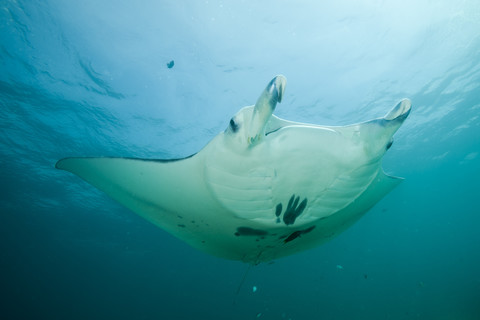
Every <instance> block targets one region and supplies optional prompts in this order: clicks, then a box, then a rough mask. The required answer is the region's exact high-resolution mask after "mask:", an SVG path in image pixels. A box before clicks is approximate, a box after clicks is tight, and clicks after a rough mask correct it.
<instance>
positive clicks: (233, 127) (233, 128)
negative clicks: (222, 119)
mask: <svg viewBox="0 0 480 320" xmlns="http://www.w3.org/2000/svg"><path fill="white" fill-rule="evenodd" d="M230 128H231V129H232V131H233V132H237V131H238V124H237V123H236V122H235V120H233V118H232V119H230Z"/></svg>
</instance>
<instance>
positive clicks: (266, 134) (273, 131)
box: [265, 127, 283, 136]
mask: <svg viewBox="0 0 480 320" xmlns="http://www.w3.org/2000/svg"><path fill="white" fill-rule="evenodd" d="M282 128H283V127H280V128H277V129H275V130H272V131H269V132H267V133H265V136H268V135H269V134H271V133H275V132H277V131H278V130H280V129H282Z"/></svg>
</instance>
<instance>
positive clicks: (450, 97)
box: [0, 0, 480, 320]
mask: <svg viewBox="0 0 480 320" xmlns="http://www.w3.org/2000/svg"><path fill="white" fill-rule="evenodd" d="M0 9H1V10H0V46H1V47H0V107H1V109H0V128H1V130H0V156H1V157H0V188H1V190H0V191H1V192H0V292H1V299H0V317H1V318H2V319H292V320H297V319H468V320H470V319H472V320H473V319H480V273H479V270H480V250H479V249H480V231H479V230H480V205H479V198H480V191H479V181H480V3H479V2H478V1H407V0H406V1H335V2H333V1H332V2H331V3H328V2H327V1H309V2H308V1H302V2H300V1H211V0H209V1H183V2H182V1H176V0H175V1H174V0H172V1H140V2H138V1H107V0H106V1H98V0H85V1H63V0H57V1H55V0H48V1H26V0H25V1H21V0H17V1H14V0H2V1H0ZM171 60H174V62H175V65H174V66H173V67H172V68H168V67H167V63H168V62H169V61H171ZM280 73H281V74H284V75H285V76H286V77H287V79H288V84H287V89H286V95H285V97H284V100H283V102H282V104H280V105H278V106H277V110H276V114H277V115H278V116H280V117H283V118H286V119H289V120H294V121H303V122H311V123H318V124H328V125H343V124H349V123H353V122H359V121H364V120H368V119H371V118H375V117H380V116H383V115H384V114H385V113H386V112H387V111H388V110H389V109H390V108H391V107H393V105H394V104H395V103H396V102H398V101H399V100H400V99H401V98H403V97H408V98H410V99H411V100H412V103H413V110H412V112H411V114H410V116H409V118H408V119H407V121H406V122H405V124H404V125H403V126H402V128H401V129H400V130H399V131H398V132H397V134H396V136H395V143H394V144H393V146H392V148H391V149H390V150H389V151H388V153H387V154H386V156H385V159H384V168H385V171H386V172H388V173H390V174H394V175H397V176H402V177H405V178H406V179H405V181H404V182H403V183H402V184H401V185H400V186H399V187H398V188H396V189H395V190H394V191H393V192H391V193H390V194H389V195H387V196H386V197H385V198H384V199H383V200H382V201H380V202H379V203H378V204H377V205H376V206H375V207H374V208H373V209H371V210H370V211H369V212H368V213H367V214H366V215H365V217H364V218H362V219H361V220H360V221H359V222H358V223H356V224H355V225H354V226H353V227H351V228H350V229H349V230H347V231H346V232H344V233H343V234H341V235H340V236H339V237H337V238H336V239H334V240H333V241H331V242H329V243H327V244H325V245H323V246H320V247H317V248H315V249H312V250H309V251H306V252H303V253H300V254H297V255H293V256H290V257H287V258H283V259H280V260H278V261H275V263H273V264H262V265H258V266H256V267H252V268H251V269H250V270H249V272H248V274H247V275H246V278H245V281H244V283H243V285H242V286H241V287H240V291H239V292H238V294H237V288H238V287H239V284H240V282H241V280H242V277H243V274H244V273H245V271H246V269H247V265H245V264H242V263H240V262H235V261H227V260H222V259H219V258H215V257H212V256H209V255H207V254H204V253H202V252H199V251H197V250H195V249H193V248H191V247H189V246H188V245H186V244H184V243H183V242H181V241H180V240H177V239H176V238H174V237H172V236H171V235H169V234H168V233H166V232H165V231H163V230H161V229H159V228H157V227H155V226H153V225H152V224H150V223H148V222H146V221H144V220H143V219H142V218H140V217H138V216H136V215H135V214H133V213H131V212H130V211H128V210H127V209H124V208H123V207H121V206H120V205H119V204H117V203H115V202H114V201H113V200H111V199H110V198H108V197H107V196H106V195H104V194H103V193H102V192H100V191H98V190H96V189H95V188H94V187H92V186H90V185H88V184H87V183H85V182H83V181H82V180H81V179H79V178H78V177H76V176H73V175H72V174H69V173H67V172H63V171H59V170H56V169H54V164H55V162H56V161H57V160H58V159H60V158H63V157H67V156H125V157H141V158H177V157H183V156H187V155H190V154H192V153H194V152H197V151H198V150H199V149H201V148H202V147H203V146H204V145H205V144H206V143H207V142H208V141H210V140H211V139H212V138H213V137H214V136H215V135H216V134H217V133H218V132H220V131H222V130H223V129H224V128H225V127H226V126H227V124H228V121H229V119H230V117H231V116H232V115H233V114H235V113H236V112H237V111H238V110H239V109H240V108H241V107H243V106H245V105H251V104H254V103H255V101H256V99H257V97H258V95H259V94H260V93H261V91H262V90H263V88H264V87H265V85H266V84H267V83H268V81H269V80H270V79H271V78H272V77H273V76H274V75H276V74H280ZM254 286H255V287H256V288H257V290H256V291H255V292H254V290H253V287H254Z"/></svg>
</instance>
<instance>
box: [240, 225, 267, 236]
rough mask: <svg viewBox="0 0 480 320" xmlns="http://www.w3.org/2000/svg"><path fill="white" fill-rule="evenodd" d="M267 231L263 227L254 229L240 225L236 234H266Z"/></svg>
mask: <svg viewBox="0 0 480 320" xmlns="http://www.w3.org/2000/svg"><path fill="white" fill-rule="evenodd" d="M267 234H268V232H267V231H265V230H261V229H253V228H249V227H238V228H237V232H235V235H236V236H237V237H238V236H266V235H267Z"/></svg>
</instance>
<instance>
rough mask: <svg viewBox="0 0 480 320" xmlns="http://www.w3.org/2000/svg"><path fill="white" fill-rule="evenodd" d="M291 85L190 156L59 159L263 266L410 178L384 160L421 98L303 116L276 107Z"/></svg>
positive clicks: (162, 223) (126, 200) (134, 205)
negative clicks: (345, 119) (334, 119)
mask: <svg viewBox="0 0 480 320" xmlns="http://www.w3.org/2000/svg"><path fill="white" fill-rule="evenodd" d="M285 85H286V79H285V77H283V76H276V77H275V78H274V79H273V80H272V81H271V82H270V83H269V84H268V85H267V87H266V88H265V90H264V91H263V92H262V94H261V95H260V97H259V98H258V100H257V102H256V104H255V105H254V106H250V107H245V108H243V109H241V110H240V111H239V112H238V113H237V114H236V115H235V116H234V117H233V118H232V119H231V120H230V123H229V124H228V127H227V129H226V130H225V131H224V132H222V133H220V134H218V135H217V136H216V137H215V138H214V139H213V140H212V141H210V143H208V144H207V146H205V148H203V149H202V150H201V151H200V152H198V153H197V154H194V155H192V156H190V157H187V158H184V159H175V160H150V159H131V158H65V159H62V160H60V161H58V162H57V164H56V167H57V168H58V169H63V170H67V171H70V172H72V173H74V174H76V175H78V176H79V177H81V178H82V179H84V180H86V181H87V182H89V183H91V184H92V185H94V186H95V187H97V188H98V189H100V190H102V191H104V192H105V193H107V194H108V195H109V196H110V197H112V198H113V199H115V200H116V201H118V202H120V203H121V204H123V205H124V206H126V207H127V208H129V209H131V210H132V211H134V212H135V213H137V214H139V215H140V216H142V217H144V218H145V219H147V220H149V221H151V222H152V223H154V224H156V225H157V226H159V227H161V228H163V229H165V230H167V231H168V232H170V233H172V234H173V235H175V236H177V237H178V238H180V239H182V240H184V241H185V242H187V243H189V244H190V245H192V246H194V247H196V248H198V249H200V250H203V251H205V252H208V253H210V254H213V255H216V256H219V257H223V258H227V259H233V260H241V261H244V262H248V263H252V264H257V263H260V262H266V261H270V260H273V259H276V258H280V257H283V256H287V255H290V254H293V253H296V252H299V251H302V250H305V249H308V248H312V247H314V246H317V245H319V244H321V243H323V242H325V241H328V240H330V239H332V238H333V237H334V236H336V235H338V234H339V233H340V232H342V231H343V230H345V229H346V228H347V227H348V226H350V225H352V224H353V223H354V222H355V221H357V220H358V219H359V218H360V217H361V216H362V215H363V214H364V213H365V212H366V211H367V210H368V209H370V208H371V207H372V206H373V205H375V203H377V202H378V201H379V200H380V199H381V198H382V197H383V196H385V195H386V194H387V193H388V192H389V191H390V190H392V189H393V188H394V187H395V186H396V185H397V184H398V183H399V182H400V181H401V179H399V178H395V177H391V176H388V175H386V174H385V173H384V172H383V169H382V167H381V164H382V157H383V155H384V154H385V152H386V151H387V149H388V148H389V147H390V146H391V144H392V141H393V140H392V136H393V134H394V133H395V132H396V131H397V129H398V128H399V127H400V126H401V125H402V123H403V121H404V120H405V119H406V118H407V116H408V114H409V113H410V109H411V103H410V101H409V100H408V99H404V100H402V101H401V102H399V103H398V104H397V105H396V106H395V107H394V108H393V109H392V110H391V111H390V112H388V113H387V114H386V115H385V116H384V117H381V118H378V119H374V120H371V121H367V122H363V123H358V124H353V125H349V126H339V127H329V126H320V125H311V124H304V123H296V122H291V121H287V120H283V119H280V118H278V117H276V116H274V115H273V111H274V110H275V107H276V105H277V102H281V100H282V97H283V93H284V90H285Z"/></svg>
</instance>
